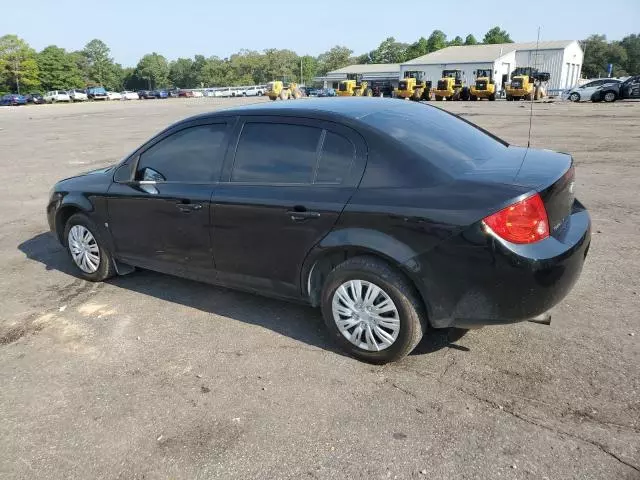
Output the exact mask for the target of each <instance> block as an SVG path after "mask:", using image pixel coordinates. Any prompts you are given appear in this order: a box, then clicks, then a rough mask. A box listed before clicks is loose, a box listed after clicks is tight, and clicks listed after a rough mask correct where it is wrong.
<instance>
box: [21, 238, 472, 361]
mask: <svg viewBox="0 0 640 480" xmlns="http://www.w3.org/2000/svg"><path fill="white" fill-rule="evenodd" d="M18 249H19V250H20V251H21V252H22V253H24V254H25V255H26V256H27V258H29V259H31V260H35V261H37V262H40V263H42V264H43V265H44V266H45V268H46V269H47V270H58V271H60V272H63V273H65V274H67V275H71V276H76V275H75V267H74V266H73V264H72V262H71V259H70V258H69V255H68V254H67V252H66V250H65V249H64V247H62V246H61V245H60V244H59V243H58V241H57V240H56V238H55V237H54V236H53V234H51V233H49V232H46V233H40V234H38V235H36V236H34V237H32V238H30V239H28V240H26V241H24V242H23V243H21V244H20V245H19V246H18ZM107 283H109V284H111V285H115V286H117V287H119V288H123V289H126V290H130V291H133V292H137V293H140V294H144V295H148V296H151V297H155V298H158V299H161V300H164V301H167V302H172V303H176V304H180V305H185V306H188V307H191V308H195V309H198V310H200V311H203V312H206V313H211V314H214V315H220V316H223V317H228V318H232V319H234V320H238V321H241V322H244V323H248V324H252V325H257V326H260V327H263V328H267V329H269V330H272V331H274V332H276V333H278V334H280V335H285V336H288V337H290V338H293V339H295V340H298V341H300V342H303V343H306V344H308V345H311V346H314V347H317V348H321V349H323V350H328V351H331V352H334V353H338V354H340V355H342V354H343V353H342V352H341V351H340V350H339V349H338V348H337V347H336V346H335V344H334V342H333V341H332V340H331V338H329V335H328V333H327V331H326V327H325V326H324V322H323V320H322V315H321V314H320V310H319V309H315V308H311V307H309V306H305V305H301V304H296V303H291V302H286V301H282V300H275V299H271V298H268V297H263V296H259V295H254V294H250V293H244V292H239V291H235V290H230V289H226V288H222V287H216V286H211V285H209V284H206V283H200V282H195V281H192V280H187V279H183V278H179V277H174V276H171V275H165V274H162V273H156V272H152V271H148V270H138V271H136V272H134V273H132V274H130V275H125V276H118V277H114V278H112V279H110V280H108V281H107ZM465 333H466V330H461V329H443V330H432V331H431V332H429V333H428V334H427V335H425V336H424V338H423V340H422V341H421V342H420V344H418V346H417V347H416V348H415V350H414V351H413V352H412V355H423V354H427V353H432V352H435V351H438V350H440V349H442V348H456V349H459V350H465V351H466V350H468V349H467V348H466V347H461V346H459V345H455V344H454V343H453V342H455V341H456V340H458V339H460V338H461V337H462V336H463V335H464V334H465Z"/></svg>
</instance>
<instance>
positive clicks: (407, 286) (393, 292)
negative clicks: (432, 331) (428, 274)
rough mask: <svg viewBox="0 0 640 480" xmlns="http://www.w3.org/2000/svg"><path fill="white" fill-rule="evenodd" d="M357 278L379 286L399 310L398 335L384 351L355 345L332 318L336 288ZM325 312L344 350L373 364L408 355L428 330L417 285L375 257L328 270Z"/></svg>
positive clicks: (326, 321)
mask: <svg viewBox="0 0 640 480" xmlns="http://www.w3.org/2000/svg"><path fill="white" fill-rule="evenodd" d="M356 279H357V280H364V281H367V282H371V283H373V284H375V285H377V286H378V287H380V288H381V289H382V290H384V292H385V293H386V294H387V295H388V296H389V297H390V298H391V300H393V303H394V304H395V306H396V308H397V310H398V314H399V319H400V330H399V332H398V337H397V338H396V340H395V341H394V342H393V344H391V345H390V346H389V347H387V348H385V349H384V350H381V351H369V350H365V349H362V348H360V347H358V346H356V345H354V344H352V343H351V342H350V341H349V340H347V339H346V338H345V337H344V335H343V334H342V333H341V332H340V330H338V327H337V325H336V322H335V320H334V319H333V311H332V301H333V296H334V294H335V292H336V290H337V289H338V288H339V287H340V286H341V285H342V284H343V283H345V282H346V281H348V280H356ZM322 315H323V317H324V322H325V324H326V326H327V328H328V329H329V333H330V335H331V337H333V338H334V340H335V341H336V342H337V343H338V344H339V345H340V346H341V348H342V349H343V350H344V351H345V352H347V353H348V354H350V355H351V356H353V357H355V358H357V359H359V360H363V361H365V362H369V363H374V364H384V363H388V362H393V361H397V360H400V359H401V358H403V357H405V356H407V355H408V354H409V353H411V351H412V350H413V349H414V348H415V347H416V345H418V343H419V342H420V340H421V339H422V336H423V334H424V332H426V330H427V321H426V315H425V312H424V307H423V304H422V301H421V300H420V298H419V296H418V294H417V292H416V290H415V288H414V286H413V285H412V284H411V283H410V282H409V280H408V279H407V278H406V277H405V276H404V275H402V274H401V273H400V272H399V271H398V270H396V269H395V268H394V267H392V266H391V265H389V264H388V263H386V262H385V261H383V260H381V259H378V258H377V257H372V256H362V257H354V258H350V259H348V260H346V261H344V262H343V263H341V264H340V265H338V266H337V267H335V268H334V269H333V270H332V271H331V273H329V275H328V276H327V279H326V281H325V283H324V286H323V289H322Z"/></svg>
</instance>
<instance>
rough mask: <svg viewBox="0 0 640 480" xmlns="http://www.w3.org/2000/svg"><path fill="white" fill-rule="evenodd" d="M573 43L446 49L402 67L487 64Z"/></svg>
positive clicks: (494, 45)
mask: <svg viewBox="0 0 640 480" xmlns="http://www.w3.org/2000/svg"><path fill="white" fill-rule="evenodd" d="M573 42H575V40H556V41H549V42H540V44H539V45H537V42H522V43H495V44H490V45H462V46H458V47H446V48H443V49H441V50H436V51H435V52H431V53H428V54H426V55H423V56H421V57H418V58H414V59H413V60H409V61H407V62H405V63H403V64H402V65H416V64H418V65H431V64H442V63H488V62H494V61H495V60H497V59H498V58H500V57H502V56H504V55H506V54H508V53H511V52H513V51H514V50H535V49H536V45H537V48H538V50H558V49H563V48H566V47H567V46H569V45H570V44H572V43H573Z"/></svg>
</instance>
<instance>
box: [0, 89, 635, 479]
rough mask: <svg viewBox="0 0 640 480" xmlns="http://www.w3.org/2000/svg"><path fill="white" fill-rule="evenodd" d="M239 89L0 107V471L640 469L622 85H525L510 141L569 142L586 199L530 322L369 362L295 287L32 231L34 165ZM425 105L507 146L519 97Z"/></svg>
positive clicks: (19, 475)
mask: <svg viewBox="0 0 640 480" xmlns="http://www.w3.org/2000/svg"><path fill="white" fill-rule="evenodd" d="M253 101H256V99H251V100H231V99H209V98H202V99H169V100H164V101H162V100H157V101H156V100H149V101H138V102H108V103H90V104H82V105H51V106H36V107H22V108H20V107H18V108H9V107H6V108H2V109H0V168H1V170H0V171H1V172H2V187H1V188H0V212H1V214H0V292H2V296H1V297H0V478H3V479H35V478H47V479H90V478H105V479H143V478H144V479H167V478H172V479H182V478H184V479H212V478H225V479H231V478H239V479H276V478H283V479H284V478H292V479H293V478H295V479H301V478H317V479H328V478H336V479H337V478H353V479H378V478H380V479H387V478H392V479H393V478H396V479H410V478H416V479H420V478H438V479H462V478H467V479H468V478H481V479H497V478H505V479H545V478H546V479H638V478H640V320H639V315H640V295H639V292H640V255H639V253H640V195H639V193H640V167H639V166H640V103H632V102H626V103H625V102H618V103H615V104H606V105H605V104H587V103H585V104H569V103H542V104H536V105H535V106H534V115H533V126H532V146H535V147H539V148H548V149H554V150H560V151H564V152H570V153H572V154H573V155H574V158H575V161H576V165H577V177H576V178H577V180H576V186H577V190H576V192H577V196H578V197H579V199H580V200H581V201H582V202H583V203H584V204H585V205H586V206H587V208H589V210H590V212H591V215H592V220H593V240H592V244H591V249H590V252H589V256H588V258H587V263H586V265H585V269H584V271H583V274H582V277H581V279H580V281H579V282H578V284H577V285H576V287H575V288H574V290H573V291H572V292H571V294H570V295H569V296H568V297H567V298H566V299H565V300H563V301H562V302H561V304H559V305H558V306H557V307H556V308H555V309H554V310H553V322H552V324H551V326H542V325H537V324H533V323H521V324H517V325H510V326H500V327H490V328H484V329H480V330H472V331H468V332H465V331H461V330H449V331H440V332H437V333H433V334H431V335H430V336H429V337H428V338H425V340H424V341H423V342H422V343H421V344H420V345H419V347H418V349H417V350H416V352H414V354H412V355H410V356H409V357H408V358H407V359H405V360H404V361H402V362H399V363H397V364H392V365H387V366H383V367H375V366H371V365H367V364H364V363H360V362H358V361H355V360H353V359H350V358H348V357H345V356H343V355H342V354H340V353H339V352H337V351H336V350H335V349H334V347H333V345H332V344H331V343H330V341H329V339H328V336H327V335H326V334H325V331H324V327H323V325H322V320H321V317H320V314H319V312H318V311H315V310H313V309H311V308H307V307H303V306H298V305H292V304H288V303H284V302H280V301H275V300H268V299H265V298H261V297H256V296H252V295H249V294H244V293H238V292H233V291H228V290H224V289H219V288H215V287H211V286H208V285H203V284H198V283H194V282H190V281H186V280H181V279H177V278H172V277H168V276H165V275H161V274H156V273H151V272H136V273H134V274H132V275H129V276H126V277H120V278H116V279H113V280H112V281H109V282H108V283H104V284H91V283H87V282H84V281H82V280H79V279H78V278H76V277H75V276H74V275H73V270H72V267H71V261H70V260H69V259H68V257H67V255H66V253H65V252H64V250H63V249H62V247H61V246H60V245H58V244H57V243H56V241H55V240H54V239H53V238H52V236H51V235H50V234H49V233H47V231H48V227H47V224H46V218H45V213H44V207H45V202H46V200H47V195H48V191H49V189H50V188H51V186H52V185H53V184H54V183H55V181H56V180H58V179H61V178H64V177H68V176H71V175H74V174H77V173H80V172H83V171H86V170H90V169H94V168H98V167H101V166H105V165H108V164H110V163H112V162H114V161H117V160H118V159H120V158H121V157H123V156H124V155H125V154H126V153H127V152H129V151H130V150H132V149H133V148H134V147H136V146H137V145H139V144H140V143H141V142H142V141H144V140H145V139H146V138H148V137H149V136H151V135H152V134H153V133H154V132H156V131H158V130H159V129H161V128H163V127H164V126H166V125H168V124H169V123H171V122H174V121H176V120H179V119H181V118H183V117H186V116H189V115H192V114H196V113H199V112H203V111H207V110H211V109H215V108H220V107H223V106H229V105H234V104H238V103H243V102H253ZM257 101H261V99H258V100H257ZM327 101H333V99H327ZM441 106H443V107H445V108H448V109H450V110H452V111H454V112H456V113H461V114H463V115H464V116H465V117H466V118H467V119H469V120H471V121H473V122H475V123H477V124H479V125H480V126H482V127H484V128H486V129H488V130H490V131H491V132H493V133H495V134H497V135H499V136H501V137H503V138H504V139H505V140H507V141H509V142H512V143H517V144H525V145H526V141H527V132H528V129H529V116H528V112H529V105H528V104H525V103H518V102H515V103H511V102H509V103H507V102H491V103H488V102H482V103H480V102H478V103H476V102H474V103H469V102H459V103H458V102H456V103H444V104H441Z"/></svg>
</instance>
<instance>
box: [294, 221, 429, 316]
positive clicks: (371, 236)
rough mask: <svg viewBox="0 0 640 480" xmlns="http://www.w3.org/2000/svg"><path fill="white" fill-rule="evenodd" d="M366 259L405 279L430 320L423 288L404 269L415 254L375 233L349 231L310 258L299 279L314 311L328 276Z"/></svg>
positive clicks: (334, 237)
mask: <svg viewBox="0 0 640 480" xmlns="http://www.w3.org/2000/svg"><path fill="white" fill-rule="evenodd" d="M365 255H367V256H372V257H376V258H379V259H380V260H382V261H384V262H386V263H388V264H389V265H391V266H392V267H393V268H395V269H396V270H398V272H400V273H401V274H402V275H403V276H404V277H406V279H407V280H408V281H409V283H410V284H411V285H412V286H413V287H414V288H415V290H416V293H417V295H418V297H419V298H420V300H421V301H422V304H423V306H424V307H425V311H426V312H427V318H430V313H431V308H430V305H429V302H428V300H427V298H426V295H425V292H424V288H420V286H419V285H418V282H417V281H416V279H415V277H414V276H413V275H412V274H411V272H410V270H409V269H408V268H407V267H406V265H405V264H406V263H407V262H409V261H410V260H411V259H412V258H413V257H415V256H416V252H414V251H413V250H412V249H411V248H410V247H409V246H407V245H405V244H403V243H402V242H399V241H398V240H396V239H394V238H392V237H390V236H388V235H385V234H383V233H381V232H376V231H368V230H363V229H346V230H339V231H337V232H332V233H331V234H329V235H328V236H327V237H325V238H324V239H323V240H322V241H321V242H320V244H318V245H317V246H316V247H315V248H314V249H313V250H312V251H311V252H310V253H309V254H308V255H307V258H306V259H305V262H304V264H303V267H302V270H301V277H300V286H301V294H302V296H303V298H306V299H308V300H309V302H310V303H311V305H312V306H314V307H317V306H318V305H320V298H321V294H322V287H323V285H324V282H325V280H326V277H327V275H328V274H329V272H331V270H333V268H335V267H336V266H337V265H338V264H340V263H342V262H344V261H345V260H347V259H349V258H353V257H356V256H365Z"/></svg>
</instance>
